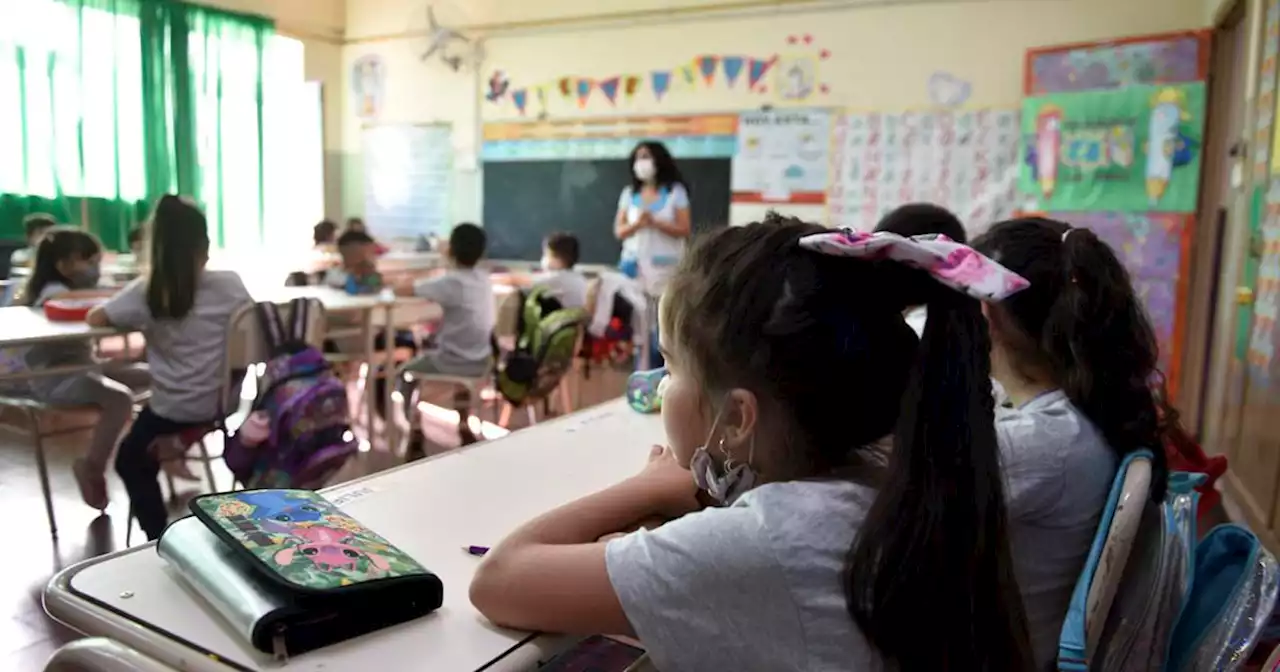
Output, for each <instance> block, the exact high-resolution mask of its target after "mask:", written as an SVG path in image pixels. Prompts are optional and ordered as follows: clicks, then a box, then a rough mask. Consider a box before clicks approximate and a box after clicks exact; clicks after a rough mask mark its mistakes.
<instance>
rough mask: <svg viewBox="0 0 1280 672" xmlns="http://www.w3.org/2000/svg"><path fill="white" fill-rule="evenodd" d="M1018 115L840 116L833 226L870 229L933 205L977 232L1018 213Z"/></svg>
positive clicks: (832, 192)
mask: <svg viewBox="0 0 1280 672" xmlns="http://www.w3.org/2000/svg"><path fill="white" fill-rule="evenodd" d="M1018 114H1019V112H1018V110H1016V109H1012V110H971V111H955V112H901V113H878V112H857V113H850V114H843V115H840V116H838V117H837V118H836V121H835V131H834V133H833V145H834V147H833V152H832V179H831V185H830V187H829V190H828V194H827V204H828V207H829V215H830V224H831V225H832V226H840V227H849V228H853V229H857V230H860V231H870V230H871V229H873V228H875V225H876V222H878V221H879V220H880V218H881V217H883V216H884V215H885V214H886V213H888V212H889V211H890V210H893V209H894V208H896V207H898V206H899V205H903V204H905V203H917V202H926V203H935V204H937V205H941V206H943V207H945V208H947V209H949V210H951V211H952V212H954V213H956V215H957V216H958V217H959V218H960V220H961V221H962V222H964V223H965V226H966V227H967V228H968V229H969V230H970V231H971V232H972V231H980V230H984V229H985V228H986V227H987V226H988V225H989V224H991V223H992V222H994V221H997V220H1000V219H1003V218H1006V217H1009V216H1010V215H1012V214H1013V212H1014V210H1016V209H1017V203H1018V201H1017V173H1018V162H1017V155H1018V126H1019V123H1018Z"/></svg>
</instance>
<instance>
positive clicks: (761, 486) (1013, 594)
mask: <svg viewBox="0 0 1280 672" xmlns="http://www.w3.org/2000/svg"><path fill="white" fill-rule="evenodd" d="M959 254H964V255H966V256H967V257H968V259H969V260H970V262H971V263H970V264H969V265H968V266H967V268H966V272H965V273H964V274H963V275H962V276H959V277H957V275H956V274H952V273H948V270H949V267H948V266H947V263H946V262H947V259H948V258H950V257H951V256H952V255H959ZM906 258H914V259H921V258H928V259H929V260H930V261H929V263H928V264H923V265H922V266H921V267H912V266H908V265H907V264H905V263H903V262H902V261H898V260H900V259H906ZM1024 285H1025V282H1024V281H1022V280H1021V279H1020V278H1017V277H1016V276H1014V275H1013V274H1011V273H1009V272H1008V271H1006V270H1004V269H1002V268H1000V267H999V266H998V265H997V264H995V263H994V262H992V261H991V260H989V259H986V258H983V257H981V256H980V255H977V254H976V253H973V252H972V251H971V250H968V249H967V248H965V247H964V246H962V245H960V244H958V243H951V242H941V241H928V242H920V241H912V240H907V239H903V238H898V237H890V236H885V235H883V234H858V233H849V232H835V231H830V230H828V229H825V228H824V227H821V226H818V225H814V224H805V223H802V222H800V221H798V220H795V219H791V218H782V217H780V216H778V215H772V214H771V215H769V216H768V217H766V219H765V221H764V222H762V223H758V224H752V225H749V226H744V227H728V228H724V229H719V230H717V231H715V232H713V233H709V234H707V235H706V236H705V237H704V238H702V239H701V240H700V241H699V242H698V243H696V244H695V245H694V246H693V247H692V249H691V250H690V252H689V254H688V255H686V256H685V258H684V260H683V261H682V263H681V265H680V267H679V270H678V271H677V272H676V274H675V276H674V277H673V278H672V279H671V283H670V285H669V286H668V287H667V291H666V293H665V294H664V295H663V299H662V305H661V308H660V313H661V319H662V348H663V353H664V354H665V355H666V357H667V365H668V370H669V373H670V375H671V378H670V381H669V384H668V387H667V390H666V392H665V395H664V397H663V404H662V416H663V417H662V419H663V423H664V425H665V427H666V432H667V440H668V442H669V446H670V447H669V448H661V447H655V448H654V449H653V450H652V452H651V453H650V458H649V462H648V465H647V466H646V467H645V468H644V469H643V470H642V471H641V472H640V473H639V474H638V475H636V476H634V477H632V478H631V479H629V480H626V481H623V482H622V483H619V484H617V485H615V486H612V487H610V488H607V489H605V490H603V491H601V492H599V493H597V494H594V495H590V496H588V497H586V498H583V499H580V500H578V501H577V502H573V503H571V504H568V505H565V506H563V507H560V508H559V509H556V510H554V511H552V512H550V513H547V514H545V515H543V516H541V517H539V518H537V519H535V520H533V521H532V522H529V523H526V524H525V525H523V526H522V527H520V528H517V529H516V531H515V532H513V533H512V534H511V535H510V536H508V537H507V538H506V539H505V540H504V541H502V542H501V543H500V544H499V545H498V546H496V547H495V548H494V549H493V550H492V551H491V552H490V553H489V554H488V556H487V557H486V558H485V560H484V561H483V562H482V563H481V565H480V567H479V568H478V570H477V572H476V575H475V578H474V580H473V582H472V584H471V600H472V602H473V603H474V604H475V606H476V607H477V608H478V609H479V610H480V612H481V613H483V614H484V615H486V616H487V617H489V618H490V619H491V620H493V621H494V622H495V623H497V624H499V625H503V626H508V627H512V628H516V629H520V630H537V631H543V632H562V633H582V634H586V633H599V632H605V633H616V634H623V635H635V636H638V637H639V638H640V640H641V641H642V642H643V643H644V645H645V646H646V647H647V649H648V651H649V653H650V655H651V656H652V657H653V660H654V663H655V665H656V666H657V668H658V669H662V670H735V671H753V670H793V669H805V670H879V669H899V670H966V671H970V670H972V671H983V670H986V671H991V672H995V671H997V670H999V671H1005V670H1027V669H1029V665H1030V651H1029V646H1028V643H1027V637H1026V624H1025V622H1024V619H1023V615H1022V603H1021V599H1020V597H1019V593H1018V587H1017V584H1016V582H1015V580H1014V575H1013V565H1012V560H1011V559H1010V557H1009V549H1008V543H1007V535H1006V531H1005V509H1004V485H1003V479H1002V476H1001V472H1000V462H999V450H998V446H997V443H996V433H995V428H994V425H993V417H992V399H991V387H990V385H989V383H988V379H989V378H988V377H989V375H990V367H989V349H990V343H989V341H988V339H987V330H986V329H987V328H986V322H985V320H984V319H983V316H982V310H981V305H980V303H979V298H1000V297H1003V296H1005V295H1007V293H1008V292H1012V291H1016V290H1017V289H1018V288H1020V287H1022V286H1024ZM857 288H872V289H869V290H867V291H858V289H857ZM920 303H925V304H927V305H928V306H929V309H930V310H929V324H928V327H927V328H926V329H925V334H924V338H923V339H922V340H921V339H917V337H916V335H915V334H914V333H913V332H912V331H911V329H910V328H909V327H908V326H907V325H906V323H905V322H904V321H903V319H902V311H903V308H905V307H906V306H908V305H915V304H920ZM890 436H892V439H891V440H892V447H891V449H889V450H887V451H886V450H885V449H884V448H883V447H882V446H881V445H880V444H882V443H883V442H884V441H885V440H886V437H890ZM691 471H692V473H690V472H691ZM695 482H696V483H697V485H698V486H699V487H701V489H702V490H703V493H701V494H702V495H703V496H706V497H709V498H711V499H713V500H716V501H717V503H718V506H713V507H710V508H705V509H704V508H702V507H701V506H700V504H699V497H698V496H697V495H698V494H699V493H698V492H697V491H696V489H695V485H694V484H695ZM653 516H661V517H665V518H669V519H671V518H674V519H675V520H672V521H671V522H668V523H666V524H665V525H662V526H661V527H658V528H657V529H654V530H641V531H638V532H635V533H632V534H628V535H625V536H622V537H620V538H615V539H612V540H611V541H608V542H600V541H597V540H598V539H600V537H602V536H604V535H607V534H609V533H613V532H617V531H619V530H623V529H626V528H628V527H632V526H634V525H635V524H636V523H637V522H638V521H642V520H645V519H647V518H650V517H653Z"/></svg>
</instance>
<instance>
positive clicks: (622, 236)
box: [613, 208, 648, 240]
mask: <svg viewBox="0 0 1280 672" xmlns="http://www.w3.org/2000/svg"><path fill="white" fill-rule="evenodd" d="M645 214H648V213H645ZM645 221H647V219H646V218H645V217H643V216H641V218H640V221H638V222H636V223H635V224H628V223H627V209H626V208H618V216H617V217H615V218H614V220H613V235H615V236H617V237H618V240H626V239H628V238H630V237H631V236H634V235H636V233H638V232H639V231H640V229H643V228H644V224H645Z"/></svg>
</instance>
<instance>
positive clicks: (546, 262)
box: [538, 254, 551, 271]
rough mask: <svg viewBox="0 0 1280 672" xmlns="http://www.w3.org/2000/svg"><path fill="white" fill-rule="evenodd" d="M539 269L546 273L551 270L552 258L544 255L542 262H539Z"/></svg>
mask: <svg viewBox="0 0 1280 672" xmlns="http://www.w3.org/2000/svg"><path fill="white" fill-rule="evenodd" d="M538 267H539V268H541V269H542V270H544V271H549V270H551V257H548V256H546V255H545V254H544V255H542V260H541V261H539V262H538Z"/></svg>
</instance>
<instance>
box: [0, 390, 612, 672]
mask: <svg viewBox="0 0 1280 672" xmlns="http://www.w3.org/2000/svg"><path fill="white" fill-rule="evenodd" d="M624 382H625V375H624V374H622V373H619V372H616V371H604V372H600V371H594V372H593V374H592V375H591V377H590V379H589V380H586V381H580V382H579V384H580V388H579V390H580V401H579V402H578V405H579V406H581V407H585V406H590V405H593V404H595V403H599V402H601V401H604V400H606V399H610V398H614V397H617V396H618V395H619V394H621V392H622V389H623V385H624ZM429 410H430V409H429ZM442 415H443V416H445V418H447V414H441V413H439V412H436V413H434V414H433V413H431V412H428V413H426V414H425V415H424V419H425V422H426V427H427V435H428V438H429V440H433V441H434V443H432V444H431V445H429V446H428V450H429V451H439V450H447V448H448V447H447V445H442V444H446V443H447V442H448V441H449V440H450V439H451V438H452V437H453V432H451V431H450V427H449V423H448V421H447V419H442V418H441V416H442ZM433 416H434V418H435V419H434V422H433V421H432V420H433ZM3 417H4V419H5V420H6V421H7V420H9V419H10V418H11V416H8V415H5V416H3ZM455 417H456V416H455ZM484 417H485V419H487V420H490V421H492V418H493V415H492V411H490V410H487V411H486V412H485V413H484ZM92 421H93V414H91V413H90V414H83V415H79V416H78V417H77V416H76V415H73V414H60V415H59V417H58V422H60V423H63V422H65V423H75V425H68V426H76V425H84V424H89V423H91V422H92ZM526 422H527V421H526V420H525V414H524V413H523V412H519V411H518V412H516V413H513V414H512V423H511V424H512V426H513V427H520V426H523V425H524V424H526ZM6 424H8V423H6ZM215 436H216V435H215ZM213 438H214V437H211V439H213ZM87 439H88V435H87V433H80V434H72V435H67V436H63V437H59V438H58V440H57V441H56V442H51V443H49V444H48V445H47V448H46V454H47V455H48V461H49V479H50V486H51V490H52V492H53V500H54V513H55V515H56V518H57V522H58V538H57V539H56V540H54V539H51V538H50V535H49V526H48V521H47V518H46V516H45V512H44V505H43V498H42V496H41V494H40V481H39V477H38V475H37V474H38V472H37V469H36V460H35V455H34V451H33V449H32V448H31V443H30V441H29V439H26V438H24V437H23V436H22V435H21V434H20V433H18V432H15V431H12V430H10V429H0V511H7V512H8V514H7V518H6V519H5V522H4V525H5V528H6V529H5V535H4V542H3V543H4V546H5V547H6V548H8V549H9V550H8V551H7V552H4V551H0V554H2V555H3V556H4V560H3V562H2V563H0V566H2V567H3V569H4V576H5V580H4V581H0V609H2V610H3V611H0V670H4V671H5V672H27V671H29V670H42V669H43V668H44V664H45V661H46V660H47V659H48V657H49V655H50V654H52V653H53V651H54V650H55V649H57V648H58V647H59V646H61V645H62V644H64V643H66V642H68V641H71V640H73V639H75V638H77V637H78V636H79V634H78V633H76V632H74V631H72V630H70V629H68V628H66V627H64V626H62V625H60V624H58V623H56V622H54V621H53V620H52V619H50V618H49V617H48V616H46V615H45V613H44V608H43V607H42V606H41V601H40V600H41V593H42V591H43V590H44V586H45V584H46V583H48V581H49V578H50V577H51V576H52V575H53V574H54V573H55V572H57V571H58V570H60V569H62V568H64V567H67V566H69V565H71V564H74V563H76V562H79V561H80V560H84V559H86V558H91V557H94V556H97V555H101V554H104V553H109V552H111V551H113V550H117V549H120V548H123V547H124V546H125V532H126V524H127V517H128V499H127V497H126V496H125V493H124V487H123V485H121V484H120V482H119V480H117V479H116V478H115V475H114V474H110V475H109V479H108V482H109V484H110V490H111V506H110V507H109V508H108V509H107V511H106V513H105V514H103V515H99V514H98V512H97V511H96V510H93V509H90V508H89V507H87V506H85V505H84V503H83V502H81V500H80V494H79V491H78V490H77V489H76V485H75V480H74V479H73V478H72V475H71V463H72V461H73V460H74V459H75V458H76V457H78V456H79V454H80V451H81V450H82V449H83V446H84V443H85V442H86V441H87ZM216 443H217V441H216V440H215V441H211V443H210V449H211V450H212V451H215V452H216V450H217V449H218V448H219V446H217V445H214V444H216ZM399 463H400V460H399V458H397V457H394V456H393V455H392V454H390V453H389V452H388V451H386V450H385V449H384V448H383V447H381V446H375V447H374V449H373V450H371V451H370V452H366V453H361V454H359V455H358V456H357V458H356V459H353V460H352V461H351V463H350V464H349V465H348V467H347V468H345V469H344V470H343V472H342V473H340V474H339V475H338V478H337V479H335V482H337V481H341V480H348V479H351V478H355V477H357V476H361V475H364V474H368V473H373V472H376V471H380V470H382V469H385V468H387V467H390V466H394V465H395V464H399ZM192 468H193V471H195V472H197V473H201V470H200V469H199V468H198V466H197V465H192ZM214 468H215V479H216V480H217V483H218V486H219V487H220V488H223V489H225V488H228V487H229V486H230V485H231V480H232V479H231V475H230V474H229V473H228V472H227V471H226V469H225V468H224V467H223V465H222V464H221V463H220V461H219V462H217V463H215V465H214ZM202 487H204V484H202V483H180V484H179V486H178V490H179V497H177V498H176V499H175V501H174V502H173V510H174V511H175V512H180V511H183V510H184V509H185V504H184V502H185V499H186V498H187V497H190V496H191V495H193V494H196V493H197V492H199V491H200V490H201V488H202ZM143 540H144V538H143V537H142V534H141V532H139V531H137V530H135V531H134V538H133V543H135V544H137V543H141V542H142V541H143Z"/></svg>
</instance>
